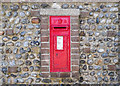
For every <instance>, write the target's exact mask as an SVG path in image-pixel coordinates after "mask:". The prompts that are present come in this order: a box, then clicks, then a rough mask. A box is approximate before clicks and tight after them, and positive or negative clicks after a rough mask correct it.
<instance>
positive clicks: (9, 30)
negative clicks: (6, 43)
mask: <svg viewBox="0 0 120 86" xmlns="http://www.w3.org/2000/svg"><path fill="white" fill-rule="evenodd" d="M5 34H6V35H13V34H14V31H13V29H7V30H6V31H5Z"/></svg>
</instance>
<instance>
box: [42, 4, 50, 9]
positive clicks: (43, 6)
mask: <svg viewBox="0 0 120 86" xmlns="http://www.w3.org/2000/svg"><path fill="white" fill-rule="evenodd" d="M41 7H42V8H48V7H50V6H49V4H45V3H43V4H41Z"/></svg>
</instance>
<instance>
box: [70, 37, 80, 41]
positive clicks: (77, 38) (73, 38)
mask: <svg viewBox="0 0 120 86" xmlns="http://www.w3.org/2000/svg"><path fill="white" fill-rule="evenodd" d="M71 40H72V42H79V41H80V38H79V37H71Z"/></svg>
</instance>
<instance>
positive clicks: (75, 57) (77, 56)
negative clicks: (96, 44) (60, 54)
mask: <svg viewBox="0 0 120 86" xmlns="http://www.w3.org/2000/svg"><path fill="white" fill-rule="evenodd" d="M71 57H72V59H79V58H80V55H71Z"/></svg>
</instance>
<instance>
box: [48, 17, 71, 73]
mask: <svg viewBox="0 0 120 86" xmlns="http://www.w3.org/2000/svg"><path fill="white" fill-rule="evenodd" d="M50 72H70V16H50Z"/></svg>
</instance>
